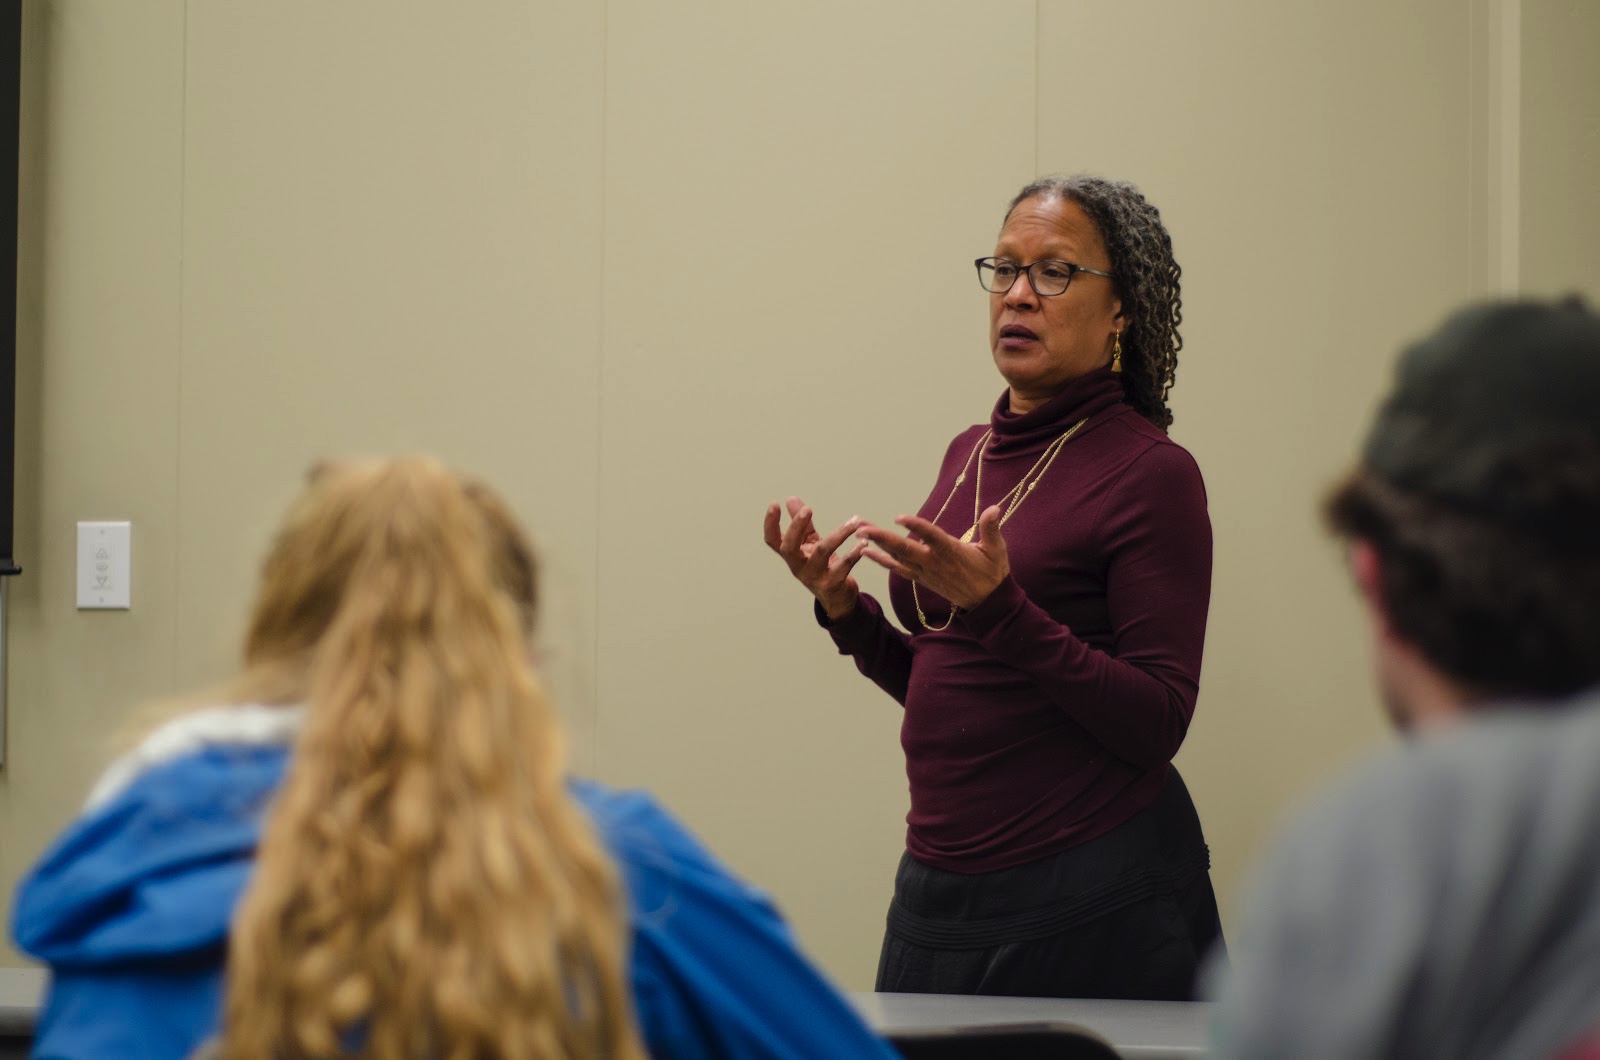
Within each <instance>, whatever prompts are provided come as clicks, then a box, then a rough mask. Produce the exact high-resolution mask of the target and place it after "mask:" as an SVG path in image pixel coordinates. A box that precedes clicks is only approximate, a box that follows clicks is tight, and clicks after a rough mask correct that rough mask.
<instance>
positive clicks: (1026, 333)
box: [1000, 324, 1039, 342]
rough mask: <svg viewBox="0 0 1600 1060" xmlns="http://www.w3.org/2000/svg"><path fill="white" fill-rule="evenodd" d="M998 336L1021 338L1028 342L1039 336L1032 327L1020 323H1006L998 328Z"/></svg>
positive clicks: (1037, 339) (1034, 340)
mask: <svg viewBox="0 0 1600 1060" xmlns="http://www.w3.org/2000/svg"><path fill="white" fill-rule="evenodd" d="M1000 337H1001V338H1002V339H1022V340H1026V341H1030V342H1038V341H1039V336H1038V334H1036V333H1035V332H1034V331H1033V329H1031V328H1025V327H1023V326H1022V325H1021V324H1007V325H1006V326H1005V327H1003V328H1001V329H1000Z"/></svg>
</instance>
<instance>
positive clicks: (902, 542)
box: [856, 505, 1011, 611]
mask: <svg viewBox="0 0 1600 1060" xmlns="http://www.w3.org/2000/svg"><path fill="white" fill-rule="evenodd" d="M895 522H896V523H897V524H899V525H900V526H903V527H905V528H906V529H907V530H909V531H911V533H910V534H897V533H895V532H894V531H893V530H885V529H883V528H882V527H878V526H873V525H872V524H870V523H868V524H866V525H864V526H862V527H861V528H860V529H858V530H857V531H856V536H857V537H859V538H863V539H865V540H866V541H868V542H870V544H869V546H868V548H867V550H866V552H865V555H866V557H867V558H868V559H870V560H872V561H873V562H874V563H876V564H878V565H879V566H880V567H884V568H886V569H888V570H890V571H893V572H894V573H895V574H898V575H900V576H901V577H902V578H908V579H910V580H911V581H914V582H916V583H917V584H918V585H920V586H922V587H923V588H925V589H928V590H930V591H932V592H936V593H938V594H939V595H940V596H942V597H944V598H945V599H946V600H948V601H950V602H951V603H952V604H954V605H955V606H957V607H959V608H961V609H962V610H963V611H970V610H972V609H973V608H974V607H977V606H978V605H979V604H981V603H983V602H984V601H985V600H987V599H988V598H989V594H990V593H992V592H994V591H995V589H997V588H998V587H999V585H1000V583H1001V582H1003V581H1005V580H1006V576H1007V575H1009V574H1010V573H1011V561H1010V560H1009V559H1008V558H1007V556H1006V541H1005V538H1003V537H1001V536H1000V508H999V506H998V505H996V506H994V507H992V508H990V509H989V510H988V511H986V512H984V513H983V516H982V517H981V518H980V519H979V520H978V536H977V539H976V540H974V541H971V542H965V541H961V540H959V539H957V538H954V537H951V536H950V535H949V534H947V533H945V532H944V531H943V530H941V529H939V528H938V527H937V526H934V525H933V524H932V523H930V522H928V520H926V519H920V518H918V517H917V516H915V515H902V516H901V517H900V518H898V519H896V520H895ZM872 546H876V547H872Z"/></svg>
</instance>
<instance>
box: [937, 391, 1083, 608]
mask: <svg viewBox="0 0 1600 1060" xmlns="http://www.w3.org/2000/svg"><path fill="white" fill-rule="evenodd" d="M1088 422H1089V417H1087V416H1085V417H1084V418H1083V419H1081V420H1079V421H1078V422H1077V423H1074V424H1073V425H1072V426H1071V427H1069V428H1067V430H1066V431H1065V432H1064V433H1063V434H1062V435H1061V437H1059V438H1057V439H1056V440H1055V441H1053V442H1051V443H1050V444H1049V445H1047V446H1045V449H1044V452H1043V453H1040V454H1039V459H1038V460H1035V461H1034V462H1033V466H1032V467H1031V468H1029V469H1028V471H1027V474H1025V475H1023V476H1022V477H1021V478H1020V479H1018V480H1017V484H1016V485H1015V486H1013V487H1011V491H1010V492H1009V493H1007V494H1006V495H1005V496H1003V497H1001V498H1000V499H999V500H998V501H996V502H995V503H996V504H997V505H999V504H1004V505H1007V507H1006V510H1005V511H1004V512H1002V513H1001V514H1000V525H1001V526H1004V525H1006V523H1007V522H1009V521H1010V520H1011V517H1012V516H1013V515H1015V514H1016V512H1017V509H1018V508H1020V507H1022V502H1023V501H1025V500H1027V499H1028V497H1029V496H1030V495H1031V494H1032V493H1033V490H1034V487H1035V486H1037V485H1039V480H1040V479H1042V478H1044V476H1045V472H1047V471H1049V470H1050V465H1051V464H1053V463H1055V462H1056V457H1057V456H1058V455H1060V453H1061V450H1062V448H1063V447H1064V446H1065V445H1066V444H1067V442H1069V441H1070V440H1071V439H1072V436H1073V435H1074V434H1077V433H1078V430H1079V428H1081V427H1082V426H1083V425H1084V424H1085V423H1088ZM993 435H994V428H992V427H991V428H990V429H989V430H987V431H985V432H984V434H983V437H982V438H979V439H978V444H977V445H975V446H973V447H972V452H971V453H969V454H968V455H967V462H966V463H965V464H962V465H961V473H960V474H959V475H957V476H956V481H955V485H953V486H951V487H950V494H949V496H947V497H945V499H944V503H943V504H941V505H939V511H938V514H936V515H935V516H934V517H933V519H932V522H933V523H934V524H935V525H937V524H938V522H939V516H941V515H943V514H944V510H945V509H946V508H948V507H950V502H951V501H953V500H955V496H956V490H958V489H960V488H961V484H962V483H963V482H965V481H966V480H967V468H968V467H970V466H972V458H973V457H975V456H976V457H978V474H977V481H975V482H974V483H973V484H972V525H971V526H970V527H968V528H967V532H966V533H964V534H962V535H961V541H962V543H964V544H965V543H970V542H971V541H972V539H973V537H974V536H975V535H976V534H977V532H978V520H979V519H981V518H982V517H983V459H984V458H983V456H979V455H978V453H979V451H980V450H984V456H987V455H988V453H987V448H986V447H987V445H988V442H989V439H990V438H991V437H993ZM1030 478H1031V479H1032V481H1029V480H1030ZM911 602H912V604H914V605H915V606H916V609H917V620H918V621H920V622H921V623H922V628H923V629H925V630H927V631H928V632H930V633H942V632H944V631H945V630H947V629H949V628H950V623H952V622H954V621H955V620H956V610H957V608H956V606H955V605H954V604H951V605H950V615H949V617H948V618H946V619H945V620H944V625H942V626H930V625H928V616H927V615H925V614H924V613H923V611H922V598H921V597H920V596H918V595H917V582H916V579H914V578H913V579H912V581H911Z"/></svg>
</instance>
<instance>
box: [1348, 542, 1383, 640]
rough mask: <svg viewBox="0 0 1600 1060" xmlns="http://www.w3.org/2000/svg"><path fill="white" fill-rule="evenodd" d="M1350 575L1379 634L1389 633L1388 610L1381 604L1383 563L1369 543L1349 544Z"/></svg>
mask: <svg viewBox="0 0 1600 1060" xmlns="http://www.w3.org/2000/svg"><path fill="white" fill-rule="evenodd" d="M1350 575H1351V577H1353V578H1354V579H1355V582H1356V589H1357V590H1359V591H1360V593H1361V600H1362V602H1363V603H1365V604H1366V605H1367V614H1368V615H1369V616H1370V617H1371V619H1372V624H1373V626H1374V627H1375V628H1376V630H1377V631H1378V632H1379V633H1383V634H1387V633H1388V632H1389V629H1390V627H1389V609H1388V607H1387V605H1385V604H1384V602H1383V563H1382V561H1381V560H1379V559H1378V550H1377V549H1375V548H1373V547H1372V543H1371V542H1370V541H1361V540H1356V541H1353V542H1351V543H1350Z"/></svg>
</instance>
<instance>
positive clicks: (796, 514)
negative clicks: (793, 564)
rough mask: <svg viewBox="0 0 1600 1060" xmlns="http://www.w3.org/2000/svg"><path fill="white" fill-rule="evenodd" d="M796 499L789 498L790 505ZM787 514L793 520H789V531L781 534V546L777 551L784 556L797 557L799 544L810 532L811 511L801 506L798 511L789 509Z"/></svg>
mask: <svg viewBox="0 0 1600 1060" xmlns="http://www.w3.org/2000/svg"><path fill="white" fill-rule="evenodd" d="M797 499H798V498H796V497H790V498H789V502H790V504H791V505H792V504H793V503H794V502H795V501H796V500H797ZM789 513H790V515H792V516H793V518H792V519H790V520H789V529H787V530H785V531H784V532H783V545H782V547H781V548H780V549H779V551H780V552H782V553H783V554H784V555H785V556H790V555H793V556H796V557H798V555H799V552H800V545H801V543H802V542H804V541H805V539H806V537H807V536H808V535H809V534H810V532H811V509H810V508H807V507H806V506H805V505H803V504H802V505H801V506H800V507H799V508H798V509H796V508H793V507H791V508H790V509H789Z"/></svg>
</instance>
